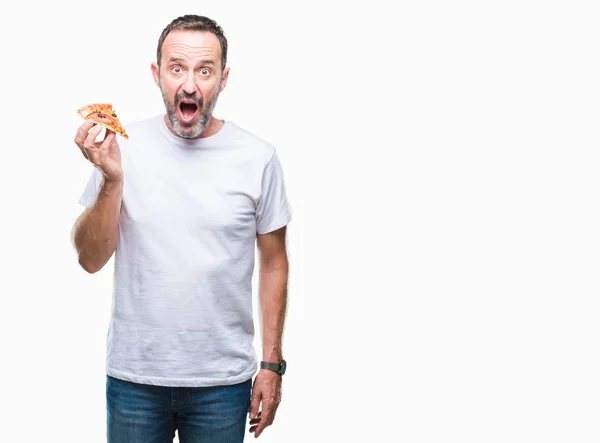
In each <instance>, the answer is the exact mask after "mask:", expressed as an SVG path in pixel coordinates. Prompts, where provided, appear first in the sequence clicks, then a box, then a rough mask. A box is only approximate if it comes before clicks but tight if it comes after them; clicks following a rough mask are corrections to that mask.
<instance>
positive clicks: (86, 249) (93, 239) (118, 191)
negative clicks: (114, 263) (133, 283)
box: [73, 181, 123, 273]
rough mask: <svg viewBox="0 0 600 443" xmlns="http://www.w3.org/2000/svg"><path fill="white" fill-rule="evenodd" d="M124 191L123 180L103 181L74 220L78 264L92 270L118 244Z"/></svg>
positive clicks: (105, 259)
mask: <svg viewBox="0 0 600 443" xmlns="http://www.w3.org/2000/svg"><path fill="white" fill-rule="evenodd" d="M122 193H123V182H122V181H118V182H107V181H104V182H103V184H102V186H101V188H100V191H99V193H98V197H97V199H96V202H95V203H94V205H93V206H92V207H91V208H90V209H89V210H87V211H86V212H85V213H84V214H83V215H82V216H81V217H80V219H79V220H77V222H76V224H75V227H74V233H73V243H74V245H75V249H76V250H77V254H78V256H79V264H80V265H81V266H82V267H83V268H84V269H85V270H86V271H88V272H90V273H94V272H97V271H99V270H100V269H102V267H103V266H104V265H105V264H106V262H108V260H109V259H110V257H111V256H112V254H113V253H114V251H115V249H116V248H117V243H118V240H119V214H120V212H121V201H122Z"/></svg>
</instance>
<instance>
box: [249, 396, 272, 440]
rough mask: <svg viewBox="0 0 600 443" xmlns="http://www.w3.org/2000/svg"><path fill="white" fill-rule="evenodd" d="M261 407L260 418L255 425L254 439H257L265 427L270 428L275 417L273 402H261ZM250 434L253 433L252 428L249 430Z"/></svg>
mask: <svg viewBox="0 0 600 443" xmlns="http://www.w3.org/2000/svg"><path fill="white" fill-rule="evenodd" d="M262 406H263V407H262V411H261V412H262V416H261V418H260V421H259V422H258V423H257V425H256V429H255V430H254V438H258V437H259V436H260V434H262V432H263V431H264V430H265V428H266V427H267V426H271V425H272V424H273V419H274V417H275V408H274V404H273V402H263V405H262ZM250 432H253V431H252V428H251V429H250Z"/></svg>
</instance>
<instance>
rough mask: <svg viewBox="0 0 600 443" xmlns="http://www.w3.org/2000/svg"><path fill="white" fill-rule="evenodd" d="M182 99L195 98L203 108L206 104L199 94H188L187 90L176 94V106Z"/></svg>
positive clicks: (199, 106)
mask: <svg viewBox="0 0 600 443" xmlns="http://www.w3.org/2000/svg"><path fill="white" fill-rule="evenodd" d="M181 100H193V101H195V102H196V103H197V104H198V108H200V109H201V108H202V105H203V104H204V100H203V99H202V97H199V96H197V95H196V94H188V93H187V92H183V91H182V92H180V93H178V94H177V95H176V96H175V106H178V105H179V102H181Z"/></svg>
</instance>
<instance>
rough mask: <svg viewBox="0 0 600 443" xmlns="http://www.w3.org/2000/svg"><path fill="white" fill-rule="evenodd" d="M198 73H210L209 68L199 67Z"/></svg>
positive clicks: (205, 74)
mask: <svg viewBox="0 0 600 443" xmlns="http://www.w3.org/2000/svg"><path fill="white" fill-rule="evenodd" d="M200 74H201V75H203V76H205V77H206V76H207V75H210V69H207V68H202V69H200Z"/></svg>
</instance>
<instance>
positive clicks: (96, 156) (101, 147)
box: [83, 128, 115, 167]
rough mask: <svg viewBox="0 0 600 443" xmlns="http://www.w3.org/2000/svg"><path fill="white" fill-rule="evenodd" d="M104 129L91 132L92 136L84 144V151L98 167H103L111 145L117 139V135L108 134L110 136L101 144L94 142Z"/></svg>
mask: <svg viewBox="0 0 600 443" xmlns="http://www.w3.org/2000/svg"><path fill="white" fill-rule="evenodd" d="M101 130H102V129H100V130H96V128H94V129H92V130H91V131H90V135H89V136H88V138H87V139H86V141H85V142H84V144H83V149H84V151H85V153H86V154H87V155H88V157H89V160H90V161H91V162H92V163H93V164H95V165H96V166H100V167H101V166H102V165H103V163H104V162H105V160H106V158H107V157H108V150H109V148H110V145H111V143H112V142H113V140H114V138H115V134H114V133H112V134H108V136H107V137H106V138H105V139H104V141H102V142H101V143H96V142H95V141H94V140H95V139H96V137H97V136H98V134H99V133H100V131H101Z"/></svg>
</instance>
